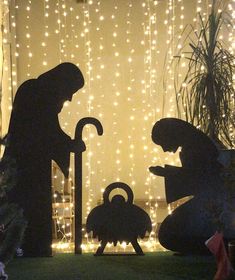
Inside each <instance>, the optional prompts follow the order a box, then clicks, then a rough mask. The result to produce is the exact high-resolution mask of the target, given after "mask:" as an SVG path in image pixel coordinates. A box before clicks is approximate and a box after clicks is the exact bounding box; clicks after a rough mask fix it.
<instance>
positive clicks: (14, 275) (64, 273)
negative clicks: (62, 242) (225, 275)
mask: <svg viewBox="0 0 235 280" xmlns="http://www.w3.org/2000/svg"><path fill="white" fill-rule="evenodd" d="M215 271H216V265H215V261H214V258H213V257H203V256H175V255H173V254H172V253H171V252H156V253H147V254H146V255H145V256H143V257H141V256H139V257H136V256H131V257H128V256H116V257H114V256H113V257H110V256H108V257H107V256H103V257H94V256H93V255H92V254H83V255H76V256H75V255H73V254H57V255H56V256H54V257H53V258H17V259H14V260H13V261H12V262H11V263H10V264H9V265H8V266H7V268H6V273H7V274H8V276H9V280H39V279H40V280H55V279H56V280H119V279H122V280H123V279H124V280H140V279H141V280H151V279H155V280H156V279H157V280H173V279H175V280H183V279H187V280H193V279H195V280H199V279H200V280H207V279H208V280H211V279H213V275H214V274H215Z"/></svg>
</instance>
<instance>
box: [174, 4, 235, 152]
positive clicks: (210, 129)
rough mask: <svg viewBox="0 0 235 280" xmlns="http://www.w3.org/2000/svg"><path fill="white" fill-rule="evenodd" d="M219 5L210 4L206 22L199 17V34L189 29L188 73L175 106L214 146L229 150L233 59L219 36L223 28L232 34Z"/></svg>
mask: <svg viewBox="0 0 235 280" xmlns="http://www.w3.org/2000/svg"><path fill="white" fill-rule="evenodd" d="M221 3H223V2H221V1H215V0H214V1H213V4H212V9H211V13H210V15H209V18H208V20H207V21H206V22H205V21H204V20H203V18H202V16H201V15H200V14H199V28H198V31H195V28H194V27H193V26H191V30H190V34H188V35H187V38H189V39H190V41H191V42H190V43H189V46H190V51H189V52H186V53H185V57H186V59H187V60H188V70H187V73H186V75H185V77H184V80H183V82H182V84H181V86H180V88H179V89H178V87H177V86H176V88H177V91H176V102H177V105H178V113H179V115H180V116H181V115H182V112H183V114H184V115H185V118H186V120H187V121H189V122H190V123H192V124H193V125H195V126H197V127H199V128H200V129H201V130H202V131H203V132H205V133H206V134H207V135H208V136H210V137H211V139H213V140H214V141H215V142H217V143H220V144H221V146H227V147H232V146H233V145H234V143H233V139H232V136H231V132H233V130H234V128H235V122H234V116H233V112H234V101H235V100H234V98H235V90H234V84H233V74H234V70H235V56H234V55H233V54H232V53H230V52H229V51H228V50H227V49H226V46H225V43H224V42H223V41H222V40H221V39H220V33H221V29H222V28H227V29H229V28H231V30H232V26H233V25H232V23H231V21H230V16H229V14H228V13H227V12H226V10H223V11H220V10H219V5H220V4H221ZM227 31H228V30H227ZM192 35H193V36H192ZM178 58H179V60H181V56H178Z"/></svg>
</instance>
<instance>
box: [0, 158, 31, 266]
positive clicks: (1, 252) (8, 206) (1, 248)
mask: <svg viewBox="0 0 235 280" xmlns="http://www.w3.org/2000/svg"><path fill="white" fill-rule="evenodd" d="M15 175H16V168H15V163H14V160H12V159H9V158H6V157H5V158H4V159H2V160H1V161H0V261H1V262H2V263H4V264H5V265H6V264H7V263H8V262H9V261H10V260H11V259H12V258H13V256H14V255H15V252H16V249H17V248H18V247H19V246H20V244H21V242H22V238H23V234H24V231H25V228H26V221H25V219H24V216H23V211H22V209H20V208H19V207H18V206H17V205H15V204H14V203H8V201H7V192H8V191H10V190H11V189H12V188H14V184H15Z"/></svg>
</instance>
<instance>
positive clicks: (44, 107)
mask: <svg viewBox="0 0 235 280" xmlns="http://www.w3.org/2000/svg"><path fill="white" fill-rule="evenodd" d="M83 85H84V78H83V75H82V73H81V71H80V69H79V68H78V67H77V66H76V65H74V64H72V63H69V62H65V63H61V64H59V65H58V66H56V67H55V68H53V69H51V70H50V71H48V72H46V73H43V74H42V75H40V76H39V77H38V78H37V79H31V80H28V81H26V82H24V83H23V84H22V85H21V86H20V87H19V89H18V90H17V93H16V96H15V99H14V103H13V110H12V114H11V119H10V125H9V131H8V145H7V147H6V150H5V153H4V156H10V157H12V158H14V159H15V161H16V166H17V183H16V186H15V187H14V188H13V189H12V191H11V192H10V194H9V198H10V200H11V201H12V202H16V203H17V204H19V205H20V206H21V207H22V208H23V209H24V214H25V217H26V219H27V221H28V228H27V230H26V234H25V238H24V244H23V250H24V255H25V256H50V255H51V243H52V221H51V219H52V204H51V203H52V201H51V160H54V161H55V162H56V163H57V164H58V165H59V167H60V168H61V170H62V172H63V173H64V175H65V176H66V177H67V176H68V169H69V158H70V152H82V151H84V150H85V145H84V143H83V142H82V141H81V142H80V143H77V142H76V143H75V142H74V140H72V139H71V138H70V137H69V136H68V135H67V134H65V133H64V131H63V130H62V129H61V127H60V124H59V119H58V114H59V113H60V111H61V109H62V107H63V104H64V102H65V101H66V100H69V101H71V100H72V96H73V94H74V93H75V92H76V91H77V90H79V89H80V88H82V87H83Z"/></svg>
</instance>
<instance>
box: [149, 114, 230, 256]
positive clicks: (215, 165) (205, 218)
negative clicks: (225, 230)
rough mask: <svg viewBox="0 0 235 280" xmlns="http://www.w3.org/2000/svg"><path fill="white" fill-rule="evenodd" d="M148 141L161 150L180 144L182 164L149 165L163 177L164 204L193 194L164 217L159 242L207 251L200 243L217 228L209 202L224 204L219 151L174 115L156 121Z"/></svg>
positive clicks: (184, 249)
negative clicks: (173, 116) (180, 165)
mask: <svg viewBox="0 0 235 280" xmlns="http://www.w3.org/2000/svg"><path fill="white" fill-rule="evenodd" d="M152 140H153V142H154V143H156V144H158V145H160V146H161V147H162V149H163V150H164V151H170V152H176V150H177V149H178V148H179V147H181V151H180V154H179V156H180V160H181V164H182V167H176V166H170V165H165V167H161V166H152V167H150V168H149V170H150V172H152V173H153V174H155V175H158V176H163V177H164V178H165V190H166V200H167V203H171V202H174V201H176V200H178V199H180V198H183V197H186V196H193V198H192V199H190V200H189V201H187V202H186V203H184V204H182V205H181V206H179V207H178V208H176V209H175V210H174V211H173V212H172V214H171V215H168V216H167V217H166V219H165V220H164V221H163V223H162V224H161V226H160V229H159V236H158V237H159V241H160V243H161V244H162V245H163V246H164V247H165V248H167V249H169V250H172V251H176V252H181V253H190V254H191V253H200V254H203V253H208V249H207V248H206V246H205V244H204V242H205V241H206V240H207V239H208V238H209V237H211V236H212V235H213V234H214V232H215V231H216V230H217V229H218V227H217V226H218V225H216V223H215V222H214V214H215V213H213V212H212V211H211V210H210V205H211V204H213V205H214V206H216V208H217V209H219V208H221V209H223V207H224V205H225V204H226V199H225V198H226V193H225V191H224V189H223V180H222V179H221V176H220V172H221V170H222V165H221V164H220V163H219V162H218V160H217V158H218V156H219V152H218V150H217V148H216V146H215V144H214V143H213V142H212V141H211V140H210V139H209V137H207V136H206V135H205V134H204V133H203V132H201V131H200V130H198V129H197V128H196V127H194V126H192V125H191V124H189V123H187V122H185V121H183V120H180V119H176V118H164V119H161V120H160V121H158V122H157V123H156V124H155V125H154V127H153V129H152ZM232 231H233V233H234V229H231V228H230V232H232Z"/></svg>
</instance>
